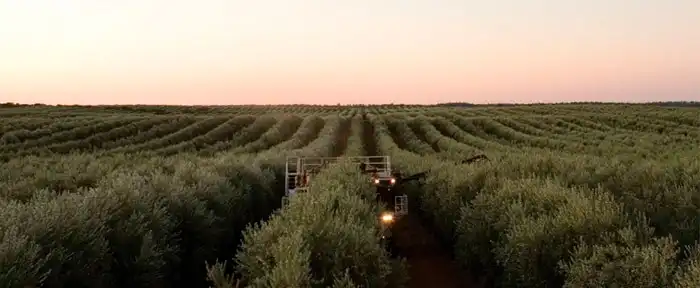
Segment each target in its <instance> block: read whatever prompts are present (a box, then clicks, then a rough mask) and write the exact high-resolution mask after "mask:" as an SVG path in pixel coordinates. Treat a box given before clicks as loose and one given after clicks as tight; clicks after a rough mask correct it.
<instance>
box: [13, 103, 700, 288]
mask: <svg viewBox="0 0 700 288" xmlns="http://www.w3.org/2000/svg"><path fill="white" fill-rule="evenodd" d="M477 154H485V155H487V156H488V158H489V161H482V162H478V163H472V164H462V163H461V161H462V160H463V159H466V158H469V157H471V156H474V155H477ZM288 155H297V156H359V155H389V156H391V159H392V166H393V167H395V168H396V169H398V170H400V171H401V172H402V173H403V174H412V173H418V172H422V171H426V170H430V172H429V173H428V174H427V177H426V179H425V180H424V181H421V182H419V183H414V184H410V185H409V186H408V187H407V188H406V191H408V193H409V196H410V205H411V206H410V211H411V212H410V214H409V215H411V217H412V218H411V219H412V220H411V221H413V222H408V223H411V224H409V225H407V227H403V228H402V229H404V231H405V234H402V235H397V237H398V236H400V237H398V238H397V239H403V240H400V241H401V243H400V244H399V245H400V246H401V247H402V257H400V258H393V257H391V256H390V255H389V253H388V252H387V251H385V249H384V248H383V247H382V246H381V245H380V242H379V236H378V234H379V233H378V231H379V225H378V223H377V218H376V211H377V209H379V207H378V206H377V205H378V204H377V203H376V202H375V201H372V199H373V193H374V191H373V190H372V186H371V183H370V181H369V179H367V176H365V175H361V174H360V173H359V172H358V171H356V170H357V169H356V167H354V166H352V165H350V164H348V163H342V162H341V163H339V164H338V165H333V166H330V167H328V168H327V169H325V170H323V171H322V172H321V173H320V174H319V175H318V176H317V177H315V178H314V180H313V181H312V183H311V188H310V191H309V192H308V193H306V194H301V195H298V196H297V197H294V198H292V199H291V200H290V201H289V204H287V205H285V206H283V207H280V206H281V203H282V197H283V195H284V191H285V187H284V163H285V157H286V156H288ZM698 156H700V108H698V107H662V106H660V105H623V104H557V105H518V106H504V107H481V106H477V107H433V106H410V105H396V106H390V105H386V106H358V107H339V106H232V107H156V106H128V107H127V106H124V107H117V106H114V107H109V106H105V107H77V106H59V107H49V106H21V107H4V108H0V165H2V167H1V168H0V287H38V286H42V287H207V286H208V285H210V286H214V287H234V286H235V283H237V282H238V283H239V285H243V286H249V287H328V286H332V287H401V286H408V287H421V286H422V285H426V283H428V284H432V285H430V286H434V287H451V286H450V285H454V286H455V287H491V286H499V287H700V262H699V261H700V246H697V243H696V242H697V240H698V239H699V238H700V160H699V159H700V158H698ZM397 241H399V240H397ZM452 259H453V260H454V261H452ZM438 267H439V268H438ZM477 276H478V277H477ZM458 278H460V279H458ZM431 281H433V282H432V283H430V282H431ZM439 281H443V282H439Z"/></svg>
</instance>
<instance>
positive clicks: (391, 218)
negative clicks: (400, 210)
mask: <svg viewBox="0 0 700 288" xmlns="http://www.w3.org/2000/svg"><path fill="white" fill-rule="evenodd" d="M392 221H394V215H392V214H391V213H385V214H384V215H382V222H385V223H388V222H392Z"/></svg>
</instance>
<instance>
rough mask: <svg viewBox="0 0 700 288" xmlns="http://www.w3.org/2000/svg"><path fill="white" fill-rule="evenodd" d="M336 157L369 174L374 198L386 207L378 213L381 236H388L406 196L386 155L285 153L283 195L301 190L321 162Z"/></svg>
mask: <svg viewBox="0 0 700 288" xmlns="http://www.w3.org/2000/svg"><path fill="white" fill-rule="evenodd" d="M340 159H344V160H349V161H351V162H352V163H355V164H358V166H359V168H360V170H361V171H362V172H363V173H366V174H368V175H370V176H371V180H370V181H372V184H373V185H374V186H375V187H376V189H377V201H380V202H383V203H384V204H385V205H382V207H386V209H384V210H383V211H382V212H381V214H380V215H379V219H378V220H379V221H380V223H381V227H382V237H383V238H385V239H387V241H389V240H390V239H391V229H390V228H391V227H392V226H393V224H394V223H395V222H396V221H398V220H399V219H400V218H401V217H402V216H404V215H406V214H408V196H407V195H406V194H405V193H401V191H399V190H400V189H397V188H398V184H399V183H400V182H402V179H401V178H400V176H399V175H398V174H396V173H394V172H393V171H392V169H391V158H390V157H389V156H358V157H287V163H286V165H285V169H286V177H285V187H286V191H285V195H286V197H285V199H288V197H293V195H295V194H297V193H304V192H306V190H307V189H308V185H309V183H310V182H311V181H313V177H314V176H315V175H316V174H317V173H318V172H319V171H321V169H323V168H324V167H325V166H327V165H329V164H332V163H336V162H338V161H339V160H340Z"/></svg>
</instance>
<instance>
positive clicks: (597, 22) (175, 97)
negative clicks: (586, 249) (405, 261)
mask: <svg viewBox="0 0 700 288" xmlns="http://www.w3.org/2000/svg"><path fill="white" fill-rule="evenodd" d="M699 15H700V1H698V0H669V1H661V0H634V1H632V0H629V1H627V0H588V1H578V0H576V1H575V0H528V1H523V0H490V1H474V0H403V1H399V0H382V1H376V0H375V1H372V0H353V1H349V0H335V1H328V0H323V1H322V0H256V1H242V0H198V1H195V0H168V1H165V0H119V1H112V0H0V102H20V103H35V102H40V103H47V104H184V105H199V104H207V105H208V104H221V105H225V104H282V103H302V104H336V103H343V104H362V103H366V104H378V103H391V102H394V103H406V104H408V103H419V104H429V103H436V102H453V101H464V102H473V103H487V102H508V103H512V102H563V101H615V102H628V101H629V102H642V101H670V100H696V101H698V100H700V16H699Z"/></svg>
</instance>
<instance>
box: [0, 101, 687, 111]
mask: <svg viewBox="0 0 700 288" xmlns="http://www.w3.org/2000/svg"><path fill="white" fill-rule="evenodd" d="M540 105H648V106H663V107H700V101H666V102H644V103H624V102H561V103H529V104H523V103H492V104H474V103H468V102H448V103H438V104H432V105H420V104H393V103H392V104H373V105H341V104H338V105H314V104H288V105H220V106H219V105H207V106H205V105H193V106H178V105H48V104H42V103H34V104H20V103H13V102H5V103H0V108H12V107H67V108H88V107H101V108H110V109H120V110H126V111H130V110H133V111H144V109H145V110H153V111H151V112H156V111H158V110H160V108H164V107H169V108H170V107H178V108H180V109H183V108H187V109H191V110H193V111H192V112H203V111H204V110H208V109H210V108H217V107H226V106H234V107H235V106H240V107H318V108H331V107H340V106H342V107H349V108H352V107H378V106H379V107H397V108H400V107H420V106H425V107H510V106H540ZM149 108H150V109H149Z"/></svg>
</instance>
